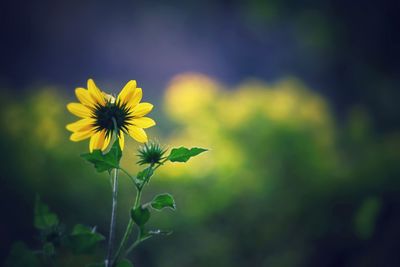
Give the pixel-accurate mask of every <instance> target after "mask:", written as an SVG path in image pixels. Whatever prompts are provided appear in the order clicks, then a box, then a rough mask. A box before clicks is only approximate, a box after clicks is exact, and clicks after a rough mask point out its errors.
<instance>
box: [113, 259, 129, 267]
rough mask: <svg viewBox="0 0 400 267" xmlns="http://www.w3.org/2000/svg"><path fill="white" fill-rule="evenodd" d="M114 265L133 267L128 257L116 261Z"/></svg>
mask: <svg viewBox="0 0 400 267" xmlns="http://www.w3.org/2000/svg"><path fill="white" fill-rule="evenodd" d="M116 267H133V264H132V262H130V261H129V260H128V259H123V260H122V261H120V262H118V263H117V265H116Z"/></svg>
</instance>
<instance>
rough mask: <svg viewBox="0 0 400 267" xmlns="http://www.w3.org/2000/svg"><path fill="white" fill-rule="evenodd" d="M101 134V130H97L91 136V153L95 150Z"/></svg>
mask: <svg viewBox="0 0 400 267" xmlns="http://www.w3.org/2000/svg"><path fill="white" fill-rule="evenodd" d="M99 134H100V132H96V133H95V134H93V135H92V137H91V138H90V142H89V151H90V153H92V152H93V149H94V145H95V144H96V143H97V139H99Z"/></svg>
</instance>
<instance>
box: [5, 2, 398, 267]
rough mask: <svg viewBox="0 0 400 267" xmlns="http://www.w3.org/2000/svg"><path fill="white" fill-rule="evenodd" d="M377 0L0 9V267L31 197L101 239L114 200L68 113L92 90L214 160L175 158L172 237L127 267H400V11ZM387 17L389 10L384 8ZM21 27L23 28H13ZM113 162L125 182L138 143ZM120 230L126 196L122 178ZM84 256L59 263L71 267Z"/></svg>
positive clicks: (158, 219) (159, 222) (169, 187)
mask: <svg viewBox="0 0 400 267" xmlns="http://www.w3.org/2000/svg"><path fill="white" fill-rule="evenodd" d="M398 8H399V5H398V4H397V3H392V2H390V1H383V2H380V3H374V1H363V2H359V3H357V1H355V2H347V1H289V0H285V1H255V0H252V1H247V2H240V1H232V2H231V1H215V2H209V3H208V2H201V3H186V4H184V5H182V4H180V3H179V2H178V1H172V2H170V3H168V4H165V3H163V2H161V1H156V2H154V3H152V4H150V3H147V2H140V1H138V2H130V1H123V2H121V3H119V4H118V5H111V4H109V2H107V1H83V2H75V1H69V2H63V3H57V4H56V3H53V2H51V1H42V2H40V3H36V2H35V3H34V2H31V3H26V5H24V6H23V7H20V6H19V5H18V4H16V3H11V2H9V3H6V2H4V3H2V8H1V9H0V10H1V12H2V14H1V15H2V16H0V17H1V19H2V20H3V22H4V23H2V24H1V26H0V29H1V31H2V33H3V34H2V36H3V37H2V38H4V41H3V40H2V43H1V44H0V48H1V51H3V53H5V54H4V58H3V60H2V63H1V72H0V85H1V91H0V97H1V99H2V105H1V106H0V120H1V125H2V127H1V128H0V149H1V151H2V156H1V170H2V172H1V175H0V179H1V187H0V203H1V204H0V205H1V210H2V216H1V220H0V247H1V250H0V262H2V261H3V260H4V259H5V257H6V256H7V255H8V253H9V249H10V246H11V244H12V243H13V242H15V241H17V240H23V241H25V242H26V243H27V244H29V245H30V246H31V247H32V248H33V247H35V244H37V240H38V236H37V233H36V231H35V230H34V228H33V225H32V220H33V203H34V199H35V194H36V193H39V194H40V195H41V196H42V199H43V200H44V201H45V202H46V203H47V204H48V205H49V206H50V208H51V209H52V210H53V211H55V212H56V213H57V214H58V215H59V217H60V219H61V220H62V221H63V222H64V223H65V224H66V227H67V228H71V227H72V226H73V225H74V224H75V223H78V222H79V223H83V224H86V225H90V226H94V225H97V226H98V230H99V231H100V232H101V233H103V234H104V235H106V236H107V234H108V225H109V216H110V210H111V189H110V184H109V179H108V177H107V175H105V174H97V173H95V171H94V169H93V168H92V167H91V166H90V165H89V164H87V163H86V162H85V161H84V160H83V159H82V158H80V157H79V155H80V154H81V153H84V152H86V151H87V149H88V144H87V142H80V143H72V142H70V141H69V140H68V137H69V133H68V132H67V131H66V129H65V125H66V124H67V123H69V122H72V121H74V119H75V118H74V117H73V116H72V115H70V114H69V113H68V112H67V110H66V108H65V105H66V104H67V103H68V102H70V101H74V95H73V94H74V88H75V87H78V86H79V87H81V86H85V83H86V79H87V78H89V77H91V78H94V79H95V81H96V82H97V84H98V86H99V87H100V88H101V89H102V90H105V91H108V92H113V93H117V92H118V91H119V90H120V88H122V86H123V85H124V83H125V82H127V81H128V80H130V79H136V80H137V81H138V84H139V86H140V87H142V88H143V91H144V101H146V102H151V103H154V104H155V109H154V110H153V112H152V113H151V117H153V118H154V119H155V120H156V121H157V126H156V127H154V128H151V129H149V131H148V134H149V136H150V138H152V139H155V140H159V141H160V142H161V143H162V144H165V145H166V146H168V147H174V146H180V145H186V146H200V147H206V148H209V149H210V151H209V152H208V153H205V154H202V155H201V156H199V157H196V158H195V159H193V160H191V161H189V163H188V164H183V165H180V164H170V165H168V166H165V167H164V168H162V169H161V170H160V172H159V174H158V175H157V176H156V177H154V178H153V179H152V181H151V182H152V183H151V186H150V187H149V188H147V189H146V191H145V193H144V200H150V199H151V198H152V197H153V195H154V194H156V193H162V192H170V193H172V194H173V195H174V196H175V199H176V202H177V211H176V212H163V213H155V216H154V217H153V218H152V221H151V224H152V225H154V226H157V227H160V228H163V229H172V230H173V231H174V233H173V234H172V235H170V236H167V237H162V238H156V239H152V240H150V241H147V242H145V243H143V245H142V246H140V247H139V249H138V250H137V251H136V252H135V253H134V254H133V255H132V260H133V262H134V263H135V266H143V267H145V266H146V267H175V266H193V267H197V266H199V267H200V266H206V265H207V266H209V267H213V266H218V267H222V266H230V267H231V266H268V267H270V266H271V267H286V266H287V267H291V266H351V267H356V266H357V267H358V266H360V267H361V266H400V257H399V256H398V254H399V253H398V248H399V241H398V240H400V229H399V227H398V225H400V197H399V193H400V180H399V178H400V177H399V174H400V167H399V159H400V131H399V127H398V126H399V115H400V112H399V106H398V104H397V99H399V98H398V97H399V93H398V87H399V85H400V80H399V75H398V74H399V70H400V66H399V64H400V63H399V62H400V57H399V51H398V47H399V43H400V42H399V35H398V33H397V31H398V30H397V29H398V25H399V18H398V16H397V11H398V10H399V9H398ZM396 10H397V11H396ZM17 15H18V16H17ZM137 147H138V144H137V143H135V142H134V141H133V140H131V139H130V140H129V141H128V142H127V147H126V149H125V150H124V157H123V161H122V164H123V165H124V166H126V168H127V169H128V170H131V171H132V172H135V171H137V170H138V169H137V167H136V166H135V162H136V160H137V158H136V156H135V155H136V148H137ZM120 192H121V193H120V198H119V207H118V236H121V235H122V231H123V229H124V226H125V224H126V222H127V220H128V210H129V207H130V206H131V205H132V203H133V201H134V196H135V195H134V194H135V191H134V188H133V187H132V186H131V184H130V182H129V180H128V179H127V178H121V185H120ZM90 260H91V259H90V258H85V257H83V258H81V259H79V261H78V262H74V263H72V262H69V259H68V258H66V259H65V262H66V266H80V265H79V264H83V262H86V261H90Z"/></svg>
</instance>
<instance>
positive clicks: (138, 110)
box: [131, 103, 153, 117]
mask: <svg viewBox="0 0 400 267" xmlns="http://www.w3.org/2000/svg"><path fill="white" fill-rule="evenodd" d="M152 109H153V105H152V104H150V103H139V104H138V105H137V106H136V107H134V108H133V109H132V113H131V115H132V116H134V117H142V116H144V115H146V114H147V113H149V112H150V111H151V110H152Z"/></svg>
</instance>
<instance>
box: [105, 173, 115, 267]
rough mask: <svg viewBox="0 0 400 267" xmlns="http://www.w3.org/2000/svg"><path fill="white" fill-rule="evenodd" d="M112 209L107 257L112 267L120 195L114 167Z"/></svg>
mask: <svg viewBox="0 0 400 267" xmlns="http://www.w3.org/2000/svg"><path fill="white" fill-rule="evenodd" d="M112 190H113V192H112V209H111V223H110V236H109V240H108V249H107V258H106V261H105V265H106V267H111V266H112V263H111V257H112V251H113V244H114V238H115V237H114V236H115V226H116V215H117V197H118V169H114V176H113V188H112Z"/></svg>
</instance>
